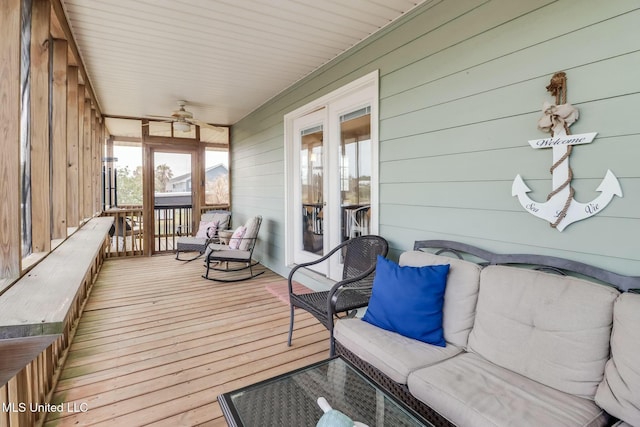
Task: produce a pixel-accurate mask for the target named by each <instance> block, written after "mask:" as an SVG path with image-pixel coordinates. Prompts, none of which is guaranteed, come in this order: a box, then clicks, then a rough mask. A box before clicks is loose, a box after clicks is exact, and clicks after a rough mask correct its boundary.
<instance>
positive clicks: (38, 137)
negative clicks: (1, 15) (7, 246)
mask: <svg viewBox="0 0 640 427" xmlns="http://www.w3.org/2000/svg"><path fill="white" fill-rule="evenodd" d="M50 9H51V4H50V3H49V0H33V3H32V11H31V70H30V71H31V123H30V126H31V182H32V183H34V184H35V185H32V186H31V215H32V224H31V238H32V245H33V252H34V253H35V252H49V251H50V250H51V189H50V171H51V169H50V168H49V165H50V152H49V49H50V42H51V40H50V25H51V24H50V20H51V13H50Z"/></svg>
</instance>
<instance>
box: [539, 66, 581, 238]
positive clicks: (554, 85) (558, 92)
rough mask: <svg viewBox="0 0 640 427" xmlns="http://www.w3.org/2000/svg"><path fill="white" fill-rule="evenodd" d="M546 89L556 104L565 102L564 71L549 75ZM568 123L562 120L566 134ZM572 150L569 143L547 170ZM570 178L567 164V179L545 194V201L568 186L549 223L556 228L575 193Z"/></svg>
mask: <svg viewBox="0 0 640 427" xmlns="http://www.w3.org/2000/svg"><path fill="white" fill-rule="evenodd" d="M546 89H547V91H549V92H551V94H552V95H553V96H555V97H556V105H562V104H566V103H567V75H566V74H565V73H564V72H558V73H555V74H554V75H553V77H551V82H550V83H549V85H548V86H547V87H546ZM576 118H577V117H576ZM570 124H571V123H567V122H566V121H563V126H564V130H565V132H566V134H567V135H570V134H571V132H570V131H569V125H570ZM549 131H550V132H551V136H552V137H553V136H554V135H553V134H554V131H553V127H550V129H549ZM572 151H573V146H572V145H569V146H568V147H567V152H566V153H565V154H564V155H563V156H562V157H561V158H560V159H558V161H557V162H555V163H554V164H553V165H552V166H551V168H550V169H549V172H551V174H552V175H553V171H554V170H555V169H556V168H557V167H558V166H560V164H561V163H562V162H564V161H565V160H567V159H568V158H569V156H570V155H571V152H572ZM572 179H573V170H572V169H571V166H569V173H568V175H567V179H566V180H565V182H563V183H562V184H561V185H560V186H559V187H558V188H556V189H554V190H553V191H552V192H551V193H549V195H548V196H547V201H548V200H550V199H551V198H552V197H553V196H555V195H556V194H558V193H559V192H560V191H562V190H564V189H565V188H566V187H567V186H568V187H569V196H568V197H567V200H566V201H565V203H564V206H563V208H562V210H561V211H560V213H559V214H558V219H557V220H556V221H555V222H554V223H552V224H551V227H553V228H556V227H557V226H558V224H560V222H561V221H562V220H563V219H564V217H566V216H567V211H568V210H569V206H570V205H571V201H572V200H573V196H574V194H575V190H574V189H573V187H571V180H572Z"/></svg>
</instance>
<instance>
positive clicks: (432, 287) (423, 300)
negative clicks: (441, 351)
mask: <svg viewBox="0 0 640 427" xmlns="http://www.w3.org/2000/svg"><path fill="white" fill-rule="evenodd" d="M448 274H449V264H445V265H429V266H424V267H400V266H399V265H398V264H396V263H395V262H393V261H390V260H388V259H386V258H383V257H381V256H378V260H377V263H376V275H375V278H374V279H373V290H372V294H371V300H370V301H369V308H367V312H366V313H365V315H364V317H363V318H362V320H364V321H365V322H369V323H371V324H372V325H375V326H378V327H379V328H382V329H386V330H388V331H393V332H397V333H399V334H401V335H404V336H406V337H409V338H413V339H416V340H419V341H423V342H426V343H429V344H433V345H437V346H440V347H445V346H446V343H445V341H444V332H443V330H442V306H443V304H444V290H445V287H446V284H447V275H448Z"/></svg>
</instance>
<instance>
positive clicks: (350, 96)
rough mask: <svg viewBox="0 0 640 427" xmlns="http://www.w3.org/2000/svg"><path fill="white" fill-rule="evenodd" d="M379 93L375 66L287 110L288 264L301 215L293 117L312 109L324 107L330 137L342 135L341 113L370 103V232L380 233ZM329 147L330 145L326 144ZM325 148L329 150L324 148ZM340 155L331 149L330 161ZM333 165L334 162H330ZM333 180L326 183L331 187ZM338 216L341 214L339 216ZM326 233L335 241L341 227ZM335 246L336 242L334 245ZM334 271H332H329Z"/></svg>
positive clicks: (333, 199) (336, 204)
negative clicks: (322, 94) (326, 92)
mask: <svg viewBox="0 0 640 427" xmlns="http://www.w3.org/2000/svg"><path fill="white" fill-rule="evenodd" d="M378 94H379V72H378V70H375V71H373V72H371V73H369V74H367V75H365V76H363V77H360V78H359V79H357V80H354V81H353V82H351V83H349V84H347V85H345V86H343V87H341V88H339V89H336V90H334V91H333V92H331V93H329V94H327V95H324V96H322V97H320V98H318V99H316V100H314V101H311V102H310V103H308V104H306V105H304V106H302V107H299V108H298V109H296V110H294V111H292V112H290V113H288V114H286V115H285V116H284V139H285V262H286V265H287V266H291V265H294V263H295V261H294V251H295V250H296V244H295V234H296V233H295V228H294V227H295V224H297V223H298V222H299V220H298V219H296V218H297V217H299V216H300V209H299V206H298V205H296V204H295V203H294V200H295V197H296V196H295V194H296V193H295V191H296V190H298V191H299V184H298V183H297V182H296V181H297V180H298V179H299V176H298V175H297V173H296V172H297V170H298V169H296V168H297V167H298V168H299V161H300V160H299V156H300V153H299V151H296V147H295V144H294V141H295V132H294V121H295V120H296V119H298V118H301V117H304V116H305V115H308V114H310V113H313V112H315V111H318V110H320V109H323V108H324V109H325V111H326V114H327V121H328V122H327V123H328V127H329V129H327V130H326V131H325V135H327V137H328V138H330V139H331V138H336V137H337V138H338V141H339V138H340V137H339V135H340V129H339V115H340V114H342V113H343V112H346V111H348V110H353V109H354V107H355V108H357V106H358V105H363V104H365V103H366V104H367V105H369V106H370V107H371V145H372V176H371V207H372V209H371V219H370V232H371V233H372V234H377V233H378V212H379V191H378V186H379V185H378V184H379V178H378V164H379V160H378V159H379V146H378V145H379V134H378V123H379V115H378V99H379V97H378ZM327 148H328V145H327ZM325 151H329V150H328V149H325ZM337 159H338V153H328V155H327V162H328V164H330V163H332V162H336V161H337ZM329 167H331V166H329ZM335 186H336V187H337V188H339V184H338V183H335ZM331 187H332V185H331V184H329V186H328V187H327V190H330V189H331ZM326 193H329V199H328V200H326V201H327V205H328V206H329V207H330V208H331V209H334V210H335V209H339V208H340V200H339V194H338V195H337V196H336V195H335V194H333V195H331V194H332V193H334V192H332V191H326ZM336 217H338V216H336ZM326 232H327V233H330V236H329V239H330V241H331V242H336V240H335V239H336V238H338V237H336V236H338V235H339V234H340V230H339V227H335V226H331V227H330V229H329V228H327V229H326ZM333 246H335V244H334V245H333ZM330 249H331V248H330V247H327V246H325V251H328V250H330ZM329 273H330V275H331V271H330V272H329Z"/></svg>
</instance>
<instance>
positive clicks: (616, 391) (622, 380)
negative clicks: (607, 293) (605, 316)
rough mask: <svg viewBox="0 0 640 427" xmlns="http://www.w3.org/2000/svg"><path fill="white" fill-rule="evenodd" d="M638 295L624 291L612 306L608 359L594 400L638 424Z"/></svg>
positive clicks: (639, 403) (639, 341)
mask: <svg viewBox="0 0 640 427" xmlns="http://www.w3.org/2000/svg"><path fill="white" fill-rule="evenodd" d="M638 355H640V295H639V294H631V293H624V294H622V295H620V297H619V298H618V300H617V301H616V303H615V305H614V308H613V332H612V333H611V359H609V361H608V362H607V366H606V367H605V371H604V380H603V381H602V382H601V383H600V385H599V386H598V391H597V393H596V403H598V405H600V406H601V407H602V408H603V409H605V410H606V411H607V412H609V413H610V414H611V415H613V416H615V417H616V418H619V419H621V420H624V421H626V422H627V423H629V424H631V425H635V426H640V363H638V361H639V360H640V357H639V356H638Z"/></svg>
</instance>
